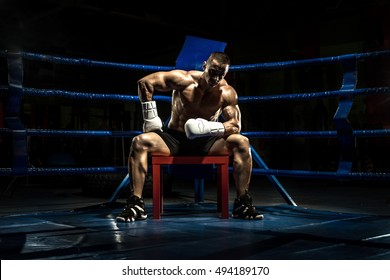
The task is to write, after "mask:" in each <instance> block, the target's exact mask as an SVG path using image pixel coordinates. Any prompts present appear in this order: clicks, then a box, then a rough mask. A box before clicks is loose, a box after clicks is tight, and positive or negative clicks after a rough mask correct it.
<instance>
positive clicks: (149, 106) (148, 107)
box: [141, 101, 163, 132]
mask: <svg viewBox="0 0 390 280" xmlns="http://www.w3.org/2000/svg"><path fill="white" fill-rule="evenodd" d="M141 105H142V115H143V118H144V124H143V127H142V129H143V131H144V132H150V131H153V130H160V131H162V126H163V123H162V121H161V119H160V117H159V116H158V113H157V106H156V101H146V102H142V103H141Z"/></svg>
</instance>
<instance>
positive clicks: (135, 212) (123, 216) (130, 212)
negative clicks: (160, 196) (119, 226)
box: [116, 195, 148, 222]
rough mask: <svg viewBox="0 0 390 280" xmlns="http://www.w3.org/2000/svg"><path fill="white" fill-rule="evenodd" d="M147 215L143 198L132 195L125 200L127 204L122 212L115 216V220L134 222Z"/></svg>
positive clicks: (143, 218)
mask: <svg viewBox="0 0 390 280" xmlns="http://www.w3.org/2000/svg"><path fill="white" fill-rule="evenodd" d="M147 217H148V215H147V214H146V211H145V203H144V200H143V198H139V197H138V196H135V195H132V196H131V197H130V198H129V199H128V200H127V205H126V207H125V208H124V209H123V211H122V213H120V214H119V216H118V217H116V221H117V222H134V221H135V220H145V219H146V218H147Z"/></svg>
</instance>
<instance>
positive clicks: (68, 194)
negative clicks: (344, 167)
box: [0, 177, 390, 260]
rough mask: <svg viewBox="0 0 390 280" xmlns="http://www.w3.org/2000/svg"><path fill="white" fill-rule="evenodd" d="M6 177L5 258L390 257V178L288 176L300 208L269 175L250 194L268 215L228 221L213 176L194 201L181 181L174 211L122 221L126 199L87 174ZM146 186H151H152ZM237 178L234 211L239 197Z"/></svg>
mask: <svg viewBox="0 0 390 280" xmlns="http://www.w3.org/2000/svg"><path fill="white" fill-rule="evenodd" d="M7 179H9V180H5V179H4V178H3V180H2V181H1V183H2V186H1V201H0V202H1V206H0V237H1V239H0V257H1V259H16V260H18V259H19V260H20V259H23V260H30V259H87V260H95V259H100V260H123V259H137V260H143V259H144V260H147V259H160V260H174V259H187V260H206V259H219V260H225V259H226V260H237V259H243V260H245V259H247V260H255V259H259V260H262V259H267V260H292V259H294V260H308V259H310V260H313V259H314V260H334V259H337V260H338V259H344V260H389V259H390V188H389V186H388V185H387V184H386V182H372V181H371V182H365V183H363V182H345V181H344V182H337V181H332V180H313V179H311V180H308V179H291V178H286V179H283V178H281V179H280V182H281V183H282V185H283V186H284V188H285V189H286V191H287V192H288V193H289V195H290V196H291V198H292V199H293V200H294V202H295V203H296V204H297V206H293V205H289V204H288V203H287V202H286V201H285V200H284V199H283V198H282V197H281V195H280V194H279V192H278V191H277V190H276V188H274V187H273V186H272V185H271V184H270V182H269V181H268V180H267V179H265V178H253V179H252V183H251V188H250V194H251V196H252V198H253V204H254V205H255V206H256V208H257V209H258V210H259V211H261V212H263V214H264V216H265V217H264V219H263V220H261V221H253V220H249V221H248V220H237V219H233V218H229V219H221V218H220V216H219V213H218V212H217V211H216V188H215V186H214V184H215V182H214V181H213V180H207V181H206V182H205V193H204V201H203V202H201V203H195V202H194V189H193V184H192V181H190V180H183V179H181V180H173V181H172V185H171V188H170V190H169V192H167V193H166V194H165V195H164V213H163V215H162V217H161V219H160V220H155V219H153V217H152V215H151V214H152V199H151V197H150V196H145V203H146V210H147V212H148V214H149V216H148V218H147V219H146V220H143V221H136V222H133V223H116V222H115V217H116V215H118V214H119V213H120V211H121V210H122V207H123V206H124V204H125V197H124V196H121V197H120V198H119V199H118V200H116V201H115V202H110V203H109V202H108V201H109V200H108V198H106V197H92V196H90V195H86V194H85V192H84V191H83V185H82V184H81V183H80V180H79V179H78V178H72V177H56V178H55V179H53V178H51V179H50V180H43V178H27V179H26V178H16V179H12V178H7ZM146 191H147V190H146V189H145V193H146ZM235 196H236V195H235V190H234V184H233V182H232V181H231V184H230V194H229V197H230V211H231V208H232V206H233V200H234V198H235Z"/></svg>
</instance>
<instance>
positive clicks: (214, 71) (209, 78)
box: [204, 60, 229, 87]
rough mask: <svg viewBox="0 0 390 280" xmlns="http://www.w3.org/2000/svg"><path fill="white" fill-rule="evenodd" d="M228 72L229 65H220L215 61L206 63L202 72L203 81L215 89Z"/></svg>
mask: <svg viewBox="0 0 390 280" xmlns="http://www.w3.org/2000/svg"><path fill="white" fill-rule="evenodd" d="M228 70H229V65H227V64H220V63H218V62H217V61H216V60H211V61H208V62H206V64H205V66H204V72H205V73H206V76H205V79H206V82H207V84H208V85H209V86H211V87H215V86H216V85H218V84H219V82H220V81H221V80H222V79H223V78H224V77H225V75H226V74H227V72H228Z"/></svg>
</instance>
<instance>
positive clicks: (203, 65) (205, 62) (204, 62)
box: [202, 61, 207, 70]
mask: <svg viewBox="0 0 390 280" xmlns="http://www.w3.org/2000/svg"><path fill="white" fill-rule="evenodd" d="M206 64H207V61H203V64H202V68H203V70H206Z"/></svg>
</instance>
